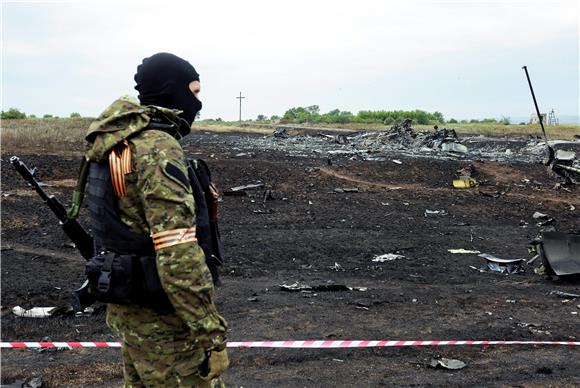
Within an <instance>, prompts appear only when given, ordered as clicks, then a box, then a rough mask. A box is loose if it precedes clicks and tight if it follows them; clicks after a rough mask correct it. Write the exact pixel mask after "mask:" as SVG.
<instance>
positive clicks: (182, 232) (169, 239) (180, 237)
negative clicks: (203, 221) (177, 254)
mask: <svg viewBox="0 0 580 388" xmlns="http://www.w3.org/2000/svg"><path fill="white" fill-rule="evenodd" d="M151 237H152V238H153V245H154V247H155V250H156V251H158V250H159V249H162V248H167V247H171V246H173V245H178V244H185V243H189V242H196V241H197V238H196V237H195V228H181V229H173V230H166V231H163V232H158V233H153V234H152V235H151Z"/></svg>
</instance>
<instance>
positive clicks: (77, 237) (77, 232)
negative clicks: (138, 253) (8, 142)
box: [10, 156, 95, 311]
mask: <svg viewBox="0 0 580 388" xmlns="http://www.w3.org/2000/svg"><path fill="white" fill-rule="evenodd" d="M10 164H12V166H14V168H15V169H16V171H18V173H19V174H20V175H21V176H22V178H24V180H26V182H28V184H30V185H31V186H32V187H33V188H34V190H35V191H36V192H37V193H38V195H39V196H40V198H42V200H43V201H44V203H46V205H47V206H48V207H49V208H50V210H51V211H52V212H53V213H54V215H55V216H56V217H57V218H58V220H59V221H60V223H61V226H62V230H63V231H64V233H65V234H66V235H67V237H68V238H69V239H70V240H71V241H72V242H73V243H74V244H75V246H76V247H77V249H78V250H79V252H80V254H81V256H83V257H84V258H85V260H87V261H88V260H90V259H91V257H93V255H94V251H95V247H94V241H93V237H92V236H91V235H90V234H88V233H87V231H86V230H85V229H84V228H83V227H82V226H81V224H79V223H78V221H77V220H76V219H74V218H69V217H68V216H67V211H66V209H65V208H64V206H63V205H62V203H61V202H60V201H59V200H58V199H57V198H56V197H55V196H54V195H48V194H46V192H45V191H44V190H43V189H42V187H41V185H40V182H39V181H38V180H36V178H35V177H34V175H35V173H36V168H33V169H32V170H31V169H29V168H28V167H27V166H26V164H24V162H22V161H21V160H20V158H19V157H18V156H13V157H11V158H10ZM94 301H95V299H94V297H93V296H92V295H90V292H89V289H88V287H87V285H86V284H83V286H81V288H79V289H77V290H75V291H74V300H73V305H74V307H75V308H76V309H77V311H79V310H80V311H82V310H84V308H85V307H88V306H90V305H91V304H92V303H93V302H94Z"/></svg>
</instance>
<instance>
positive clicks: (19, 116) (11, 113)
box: [0, 108, 82, 120]
mask: <svg viewBox="0 0 580 388" xmlns="http://www.w3.org/2000/svg"><path fill="white" fill-rule="evenodd" d="M0 118H1V119H2V120H23V119H38V117H36V116H35V115H27V114H26V113H24V112H21V111H20V110H19V109H17V108H10V109H8V110H7V111H2V112H1V113H0ZM42 118H43V119H58V118H59V117H58V116H53V115H51V114H45V115H43V116H42ZM69 118H71V119H80V118H82V116H81V114H80V113H77V112H73V113H71V114H70V115H69Z"/></svg>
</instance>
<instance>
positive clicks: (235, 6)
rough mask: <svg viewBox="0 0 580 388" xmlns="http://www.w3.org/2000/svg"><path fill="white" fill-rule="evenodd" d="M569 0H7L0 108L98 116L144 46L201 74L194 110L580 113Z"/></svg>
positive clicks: (575, 116)
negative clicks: (529, 81) (180, 59)
mask: <svg viewBox="0 0 580 388" xmlns="http://www.w3.org/2000/svg"><path fill="white" fill-rule="evenodd" d="M579 3H580V2H579V1H578V0H560V1H558V0H555V1H532V0H528V1H522V0H503V1H500V0H487V1H479V0H472V1H467V0H463V1H453V0H447V1H443V0H440V1H438V0H404V1H399V0H390V1H378V0H376V1H371V0H357V1H352V0H350V1H343V0H334V1H323V0H318V1H316V0H307V1H304V0H292V1H289V0H287V1H271V0H270V1H257V0H244V1H239V0H238V1H224V0H221V1H220V0H213V1H201V0H200V1H170V0H165V1H146V0H142V1H121V0H117V1H107V0H100V1H82V0H78V1H18V0H15V1H5V0H2V6H1V10H2V38H1V43H2V47H1V49H2V52H1V57H2V58H1V59H2V86H1V88H2V96H1V97H2V101H1V105H2V109H3V110H7V109H8V108H10V107H16V108H18V109H20V110H22V111H24V112H26V113H28V114H36V115H37V116H38V115H43V114H53V115H59V116H68V115H69V114H70V113H71V112H78V113H81V114H82V115H84V116H97V115H98V114H99V113H100V112H102V111H103V110H104V109H105V108H106V107H107V106H108V105H109V104H110V103H111V102H112V101H113V100H114V99H116V98H117V97H119V96H121V95H125V94H132V95H135V96H136V91H135V90H134V88H133V87H134V81H133V75H134V74H135V70H136V67H137V65H138V64H140V63H141V61H142V59H143V58H145V57H147V56H150V55H152V54H154V53H157V52H171V53H174V54H176V55H179V56H181V57H183V58H185V59H187V60H188V61H190V62H191V63H192V64H193V65H194V66H195V68H196V69H197V71H198V72H199V73H200V77H201V85H202V92H201V95H200V99H201V100H202V101H203V106H204V107H203V110H202V112H201V117H202V118H205V119H207V118H222V119H224V120H236V119H237V118H238V100H237V99H236V96H238V94H239V92H242V93H243V95H244V96H245V97H246V98H245V99H244V100H243V106H242V115H243V119H255V118H256V116H257V115H259V114H263V115H266V116H271V115H282V114H283V113H284V112H285V111H286V110H287V109H289V108H291V107H296V106H309V105H319V106H320V110H321V111H322V112H326V111H330V110H332V109H340V110H346V111H351V112H353V113H356V112H358V111H359V110H381V109H384V110H395V109H402V110H414V109H423V110H426V111H431V112H432V111H439V112H442V113H443V114H444V116H445V118H446V119H450V118H456V119H471V118H484V117H493V118H501V117H502V116H505V117H510V118H512V120H515V121H519V120H522V118H529V116H530V114H531V113H532V112H534V106H533V101H532V98H531V95H530V91H529V88H528V85H527V81H526V79H525V74H524V72H523V70H522V69H521V67H522V66H523V65H527V66H528V70H529V72H530V76H531V79H532V83H533V85H534V90H535V93H536V97H537V99H538V103H539V105H540V110H541V111H542V112H547V111H549V110H550V109H554V110H555V112H556V115H558V116H561V117H562V118H564V120H563V121H570V120H573V121H576V122H579V115H580V112H579V111H580V106H579V105H580V101H579V88H580V79H579V73H580V64H579V34H580V31H579V29H580V22H579V20H580V8H579Z"/></svg>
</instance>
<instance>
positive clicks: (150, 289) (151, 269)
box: [137, 256, 174, 314]
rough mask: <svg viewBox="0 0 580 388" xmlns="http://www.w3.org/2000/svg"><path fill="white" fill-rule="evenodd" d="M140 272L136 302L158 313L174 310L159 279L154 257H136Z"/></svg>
mask: <svg viewBox="0 0 580 388" xmlns="http://www.w3.org/2000/svg"><path fill="white" fill-rule="evenodd" d="M137 263H138V266H139V270H140V274H141V279H140V281H141V287H140V289H139V293H140V295H139V296H138V300H137V304H140V305H142V306H145V307H149V308H152V309H154V310H156V311H157V312H159V313H165V314H166V313H170V312H172V311H174V309H173V306H172V305H171V302H169V298H167V294H166V293H165V290H163V287H162V286H161V280H159V273H158V272H157V264H156V261H155V257H151V256H141V257H138V258H137Z"/></svg>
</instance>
